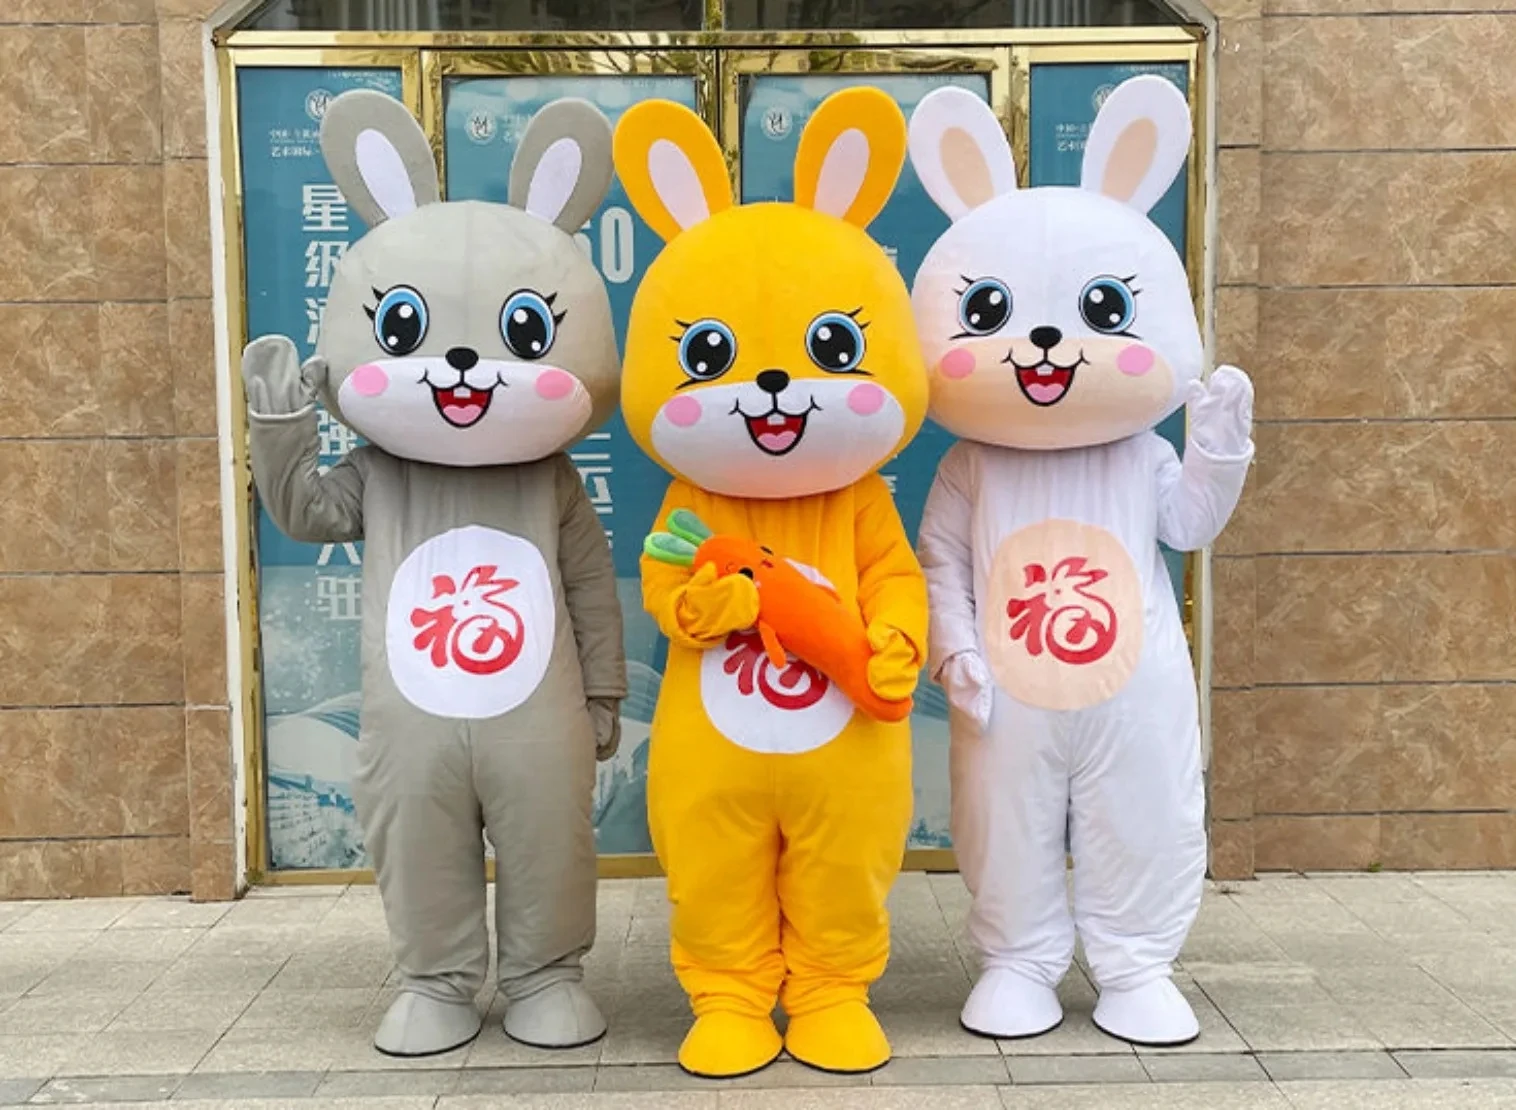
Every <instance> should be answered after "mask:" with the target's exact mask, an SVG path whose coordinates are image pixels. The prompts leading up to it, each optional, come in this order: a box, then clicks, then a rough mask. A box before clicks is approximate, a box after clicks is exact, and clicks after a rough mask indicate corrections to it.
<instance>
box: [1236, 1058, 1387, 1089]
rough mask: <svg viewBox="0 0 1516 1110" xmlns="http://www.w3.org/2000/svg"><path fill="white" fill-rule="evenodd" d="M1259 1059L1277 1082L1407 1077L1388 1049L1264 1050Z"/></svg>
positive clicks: (1264, 1068)
mask: <svg viewBox="0 0 1516 1110" xmlns="http://www.w3.org/2000/svg"><path fill="white" fill-rule="evenodd" d="M1258 1062H1259V1063H1260V1064H1261V1065H1262V1066H1263V1070H1264V1071H1266V1072H1268V1073H1269V1077H1270V1078H1271V1079H1273V1080H1274V1081H1275V1082H1276V1083H1284V1082H1289V1081H1293V1080H1309V1079H1404V1078H1405V1071H1404V1069H1402V1068H1401V1066H1400V1065H1399V1064H1397V1063H1396V1062H1395V1058H1394V1057H1393V1056H1391V1055H1390V1054H1389V1053H1388V1052H1260V1053H1259V1054H1258Z"/></svg>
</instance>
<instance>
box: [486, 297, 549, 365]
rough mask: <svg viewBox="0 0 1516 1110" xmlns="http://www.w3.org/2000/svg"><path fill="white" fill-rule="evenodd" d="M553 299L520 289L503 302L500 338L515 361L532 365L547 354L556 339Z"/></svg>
mask: <svg viewBox="0 0 1516 1110" xmlns="http://www.w3.org/2000/svg"><path fill="white" fill-rule="evenodd" d="M562 319H563V317H562V316H554V315H553V308H552V299H551V298H549V297H544V296H543V295H542V294H541V293H536V292H533V291H532V290H530V289H519V290H517V291H516V292H514V293H512V294H511V295H510V296H509V297H507V298H506V301H505V307H504V308H502V309H501V310H500V338H502V339H504V340H505V345H506V346H507V347H509V348H510V352H511V354H513V355H515V356H516V357H517V358H520V359H525V360H526V361H528V362H531V361H532V360H534V359H539V358H541V357H542V356H543V355H545V354H547V352H548V350H549V349H550V348H551V347H552V345H553V340H554V339H555V338H557V335H558V322H559V321H560V320H562Z"/></svg>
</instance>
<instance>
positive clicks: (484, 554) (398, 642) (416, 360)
mask: <svg viewBox="0 0 1516 1110" xmlns="http://www.w3.org/2000/svg"><path fill="white" fill-rule="evenodd" d="M321 148H322V153H323V155H324V156H325V159H326V162H327V166H328V168H329V169H330V170H331V173H332V176H333V178H334V180H335V181H336V183H337V185H338V187H339V188H340V189H341V191H342V193H343V196H344V197H346V199H347V201H348V203H349V204H350V205H352V206H353V208H354V209H355V210H356V211H357V212H358V214H359V215H360V216H362V217H363V219H364V220H365V221H366V222H367V224H368V225H369V227H370V228H371V230H370V231H369V232H368V234H366V235H365V236H364V237H363V238H362V239H360V240H359V241H358V242H357V243H355V244H354V245H353V246H352V248H351V249H349V250H348V252H347V254H346V255H345V256H344V258H343V259H342V262H341V264H340V265H339V267H338V269H337V272H336V275H335V278H334V280H333V282H332V286H331V292H330V295H329V298H328V301H327V308H326V313H325V318H324V320H323V322H322V325H321V334H320V338H319V341H318V343H317V353H316V355H315V357H313V358H312V359H310V360H309V361H308V362H307V363H306V364H305V365H304V366H303V367H302V366H300V365H298V364H297V356H296V352H295V348H294V346H293V344H291V343H290V341H289V340H288V339H285V338H283V337H282V336H268V337H264V338H262V339H259V340H257V341H256V342H254V343H252V344H251V345H249V347H248V348H247V350H246V352H245V353H244V355H243V377H244V380H245V382H246V387H247V398H248V407H249V409H250V416H251V440H252V462H253V472H254V476H255V478H256V480H257V484H258V490H259V492H260V494H261V495H262V498H263V501H264V504H265V505H266V507H267V509H268V511H269V514H270V515H271V516H272V517H273V519H274V521H275V523H277V524H278V525H279V527H280V528H281V529H283V530H284V531H285V532H286V533H287V534H288V535H289V536H290V537H292V538H294V539H297V540H303V541H307V542H312V543H338V542H348V541H354V540H359V539H362V540H363V541H364V545H365V546H364V571H363V573H364V578H363V589H364V596H365V599H366V606H365V611H364V623H363V725H362V734H361V737H360V739H359V744H358V769H357V773H356V776H355V783H354V792H355V796H356V802H357V807H358V813H359V817H360V819H361V820H362V823H363V830H364V837H365V840H366V842H367V847H368V851H369V853H370V854H371V856H372V858H373V861H374V866H375V869H376V870H377V873H378V880H379V890H380V894H381V896H382V898H383V901H384V910H385V915H386V919H387V922H388V925H389V931H390V936H391V940H392V942H393V945H394V949H395V955H396V959H397V961H398V963H399V966H400V972H401V976H402V978H401V982H400V995H399V997H398V998H397V999H396V1000H395V1002H394V1004H393V1005H392V1006H391V1007H390V1009H389V1012H388V1013H387V1014H386V1015H385V1017H384V1019H383V1021H382V1022H381V1023H380V1026H379V1029H378V1032H377V1034H376V1035H375V1038H374V1044H375V1047H376V1048H378V1049H379V1050H380V1051H381V1052H385V1053H388V1054H391V1055H397V1056H424V1055H430V1054H433V1053H438V1052H444V1051H447V1050H448V1049H452V1048H456V1047H458V1046H460V1045H462V1044H466V1043H467V1042H469V1041H470V1040H472V1039H473V1038H474V1037H475V1036H477V1035H478V1033H479V1029H480V1026H481V1018H480V1015H479V1012H478V1010H477V1008H476V1005H475V996H476V995H477V994H478V993H479V990H480V988H481V987H482V986H483V985H484V981H485V975H486V972H487V970H488V966H489V931H488V926H487V923H486V909H485V907H486V898H485V895H486V891H485V885H484V866H485V857H484V843H483V835H482V834H483V833H484V832H486V831H487V832H488V835H489V839H490V842H491V843H492V844H493V845H494V847H495V855H496V867H497V870H498V877H499V885H498V888H497V895H498V897H497V899H496V906H495V928H496V944H497V946H498V964H499V967H498V974H499V979H500V990H501V993H502V995H504V997H505V998H506V1000H507V1003H508V1008H507V1012H506V1016H505V1031H506V1033H507V1034H508V1035H510V1036H511V1037H513V1038H514V1039H516V1040H518V1041H522V1042H525V1043H527V1044H532V1045H536V1046H540V1047H548V1048H559V1047H570V1046H573V1045H577V1044H583V1043H586V1042H588V1041H592V1040H595V1039H596V1038H598V1037H600V1036H601V1035H602V1034H603V1033H604V1031H605V1020H604V1018H603V1017H601V1015H600V1012H599V1010H598V1009H597V1008H596V1006H595V1003H594V1002H593V1001H592V1000H591V999H590V997H589V995H588V994H587V993H586V992H585V990H584V987H583V985H582V978H583V971H582V969H581V965H580V961H581V957H583V955H584V954H585V953H586V952H587V951H588V950H589V948H590V946H591V944H592V943H593V941H594V935H595V843H594V830H593V828H592V825H591V816H590V814H591V810H590V806H591V795H592V792H593V788H594V778H595V760H596V757H597V755H598V756H599V757H600V758H607V757H608V756H609V755H610V754H612V752H613V751H614V750H615V747H616V743H617V741H618V738H619V728H620V724H619V722H620V718H619V701H620V699H622V698H623V697H624V696H625V695H626V667H625V661H624V658H623V654H622V639H621V610H620V606H619V605H618V603H617V599H616V588H615V587H616V583H615V573H614V569H613V567H612V563H611V556H610V551H609V548H608V545H607V543H606V540H605V533H604V531H603V529H602V527H601V525H600V523H599V521H598V520H597V519H596V516H595V512H594V509H593V506H592V505H591V504H590V501H589V498H588V496H587V495H586V493H585V490H584V486H583V483H582V482H581V480H580V478H579V475H578V473H577V471H576V470H575V468H574V466H573V465H572V463H571V462H570V461H569V459H568V457H567V456H566V455H565V454H563V451H564V449H565V448H566V447H568V446H569V445H570V444H572V443H573V442H575V441H576V440H578V439H579V438H580V437H582V436H583V435H585V434H586V433H587V432H589V431H590V430H592V429H593V428H595V427H596V426H597V425H598V424H600V423H601V422H602V421H604V420H605V419H606V418H607V417H608V416H609V415H610V413H611V411H612V409H613V407H614V406H615V403H616V397H617V388H618V377H619V362H618V358H617V354H616V342H615V336H614V333H613V331H612V324H611V312H610V304H609V300H608V298H607V296H606V291H605V287H604V285H603V284H602V282H601V279H600V277H599V275H598V273H597V272H596V270H595V268H594V267H593V265H592V264H591V262H590V260H589V259H588V258H587V257H585V255H584V254H583V253H581V251H580V250H579V249H578V247H576V246H575V244H574V241H573V239H572V234H573V232H575V231H577V230H578V229H579V227H580V226H582V225H583V223H584V221H585V220H586V219H587V218H588V217H589V215H590V214H591V213H592V212H593V211H594V210H595V208H596V207H597V206H598V205H599V203H600V202H601V200H602V199H603V198H604V196H605V193H606V191H607V189H608V188H609V187H610V180H611V130H610V126H609V124H608V123H607V122H606V120H605V118H604V117H603V116H602V115H600V113H599V112H598V111H596V109H595V108H593V107H592V106H591V105H589V104H588V103H585V102H583V101H576V100H559V101H556V102H554V103H552V104H549V105H548V106H547V107H545V108H543V109H542V111H541V112H539V113H538V114H537V116H536V117H535V118H534V119H533V120H532V122H531V124H530V126H529V127H528V128H527V130H526V132H525V134H524V135H523V136H522V138H521V142H520V145H519V147H518V149H517V154H516V158H515V163H514V165H512V166H511V169H510V204H508V205H502V204H489V203H483V202H477V201H460V202H452V203H442V202H441V200H440V195H439V191H438V182H437V171H436V166H435V163H434V162H433V159H432V152H431V149H430V147H429V146H428V144H427V140H426V136H425V135H424V134H423V132H422V131H421V128H420V127H419V126H418V125H417V124H416V121H415V120H414V119H412V118H411V116H410V114H409V113H408V112H407V111H406V109H405V108H404V106H403V105H401V104H400V103H398V102H397V101H395V100H392V99H390V98H389V97H386V96H384V95H382V94H380V93H377V92H372V91H367V90H364V91H355V92H349V93H345V94H343V95H342V96H340V97H338V98H337V99H336V100H334V101H333V102H332V103H331V105H330V107H329V108H328V110H327V113H326V117H325V119H324V121H323V123H322V128H321ZM503 169H504V167H502V170H503ZM317 397H319V398H320V400H321V402H322V403H323V404H324V405H325V406H326V407H327V408H328V410H329V411H330V412H331V413H332V414H333V415H334V416H336V417H337V418H339V419H341V420H342V421H343V422H344V423H345V424H347V425H349V426H350V427H351V428H353V429H354V430H355V431H356V432H358V433H359V434H360V435H362V436H363V437H364V438H365V439H366V440H367V441H368V442H367V444H366V445H365V446H362V447H359V448H358V449H356V450H355V451H353V452H352V453H351V454H349V455H348V456H346V457H345V458H344V459H343V460H342V461H341V462H339V463H338V464H337V465H336V466H333V467H332V468H331V469H330V470H328V471H326V472H325V473H322V472H321V471H320V470H319V469H318V467H317V435H316V410H315V404H314V401H315V398H317Z"/></svg>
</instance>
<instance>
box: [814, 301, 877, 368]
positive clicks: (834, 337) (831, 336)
mask: <svg viewBox="0 0 1516 1110" xmlns="http://www.w3.org/2000/svg"><path fill="white" fill-rule="evenodd" d="M863 347H864V343H863V329H862V328H861V327H859V326H858V322H857V321H856V320H854V319H853V318H852V317H851V316H849V315H848V314H847V313H845V312H823V313H822V314H821V315H820V316H818V317H816V318H815V319H814V320H812V321H811V326H810V327H809V328H807V329H806V331H805V350H806V353H807V354H808V355H810V356H811V361H812V362H814V363H815V364H816V365H817V366H819V367H821V369H823V370H829V371H831V372H832V373H833V374H847V373H854V372H857V370H858V364H859V363H860V362H862V361H863Z"/></svg>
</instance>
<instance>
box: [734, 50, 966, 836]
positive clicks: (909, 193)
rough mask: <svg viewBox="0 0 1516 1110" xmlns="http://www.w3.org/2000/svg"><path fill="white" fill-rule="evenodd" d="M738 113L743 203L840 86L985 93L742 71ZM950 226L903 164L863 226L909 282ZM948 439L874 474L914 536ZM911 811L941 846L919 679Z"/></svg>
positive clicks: (789, 194) (939, 743)
mask: <svg viewBox="0 0 1516 1110" xmlns="http://www.w3.org/2000/svg"><path fill="white" fill-rule="evenodd" d="M747 80H748V81H749V85H748V86H747V89H746V92H747V94H748V95H747V97H746V107H745V109H744V111H743V115H742V201H743V203H752V202H754V201H763V200H791V199H793V197H794V165H795V152H796V151H797V150H798V149H799V146H800V133H801V131H802V130H803V129H804V127H805V123H806V121H807V120H808V119H809V118H810V116H811V112H812V111H813V110H814V109H815V107H816V106H817V105H818V104H820V103H821V101H823V100H825V99H826V98H827V97H828V96H830V95H831V94H832V93H834V92H836V91H837V90H838V89H842V88H846V87H848V86H850V85H872V86H874V87H875V88H879V89H882V90H884V91H885V92H887V93H889V94H890V95H891V96H892V97H894V98H895V102H896V103H897V104H899V105H900V110H901V111H902V112H904V113H905V114H906V115H907V117H909V115H910V114H911V112H912V111H913V110H914V109H915V107H916V104H917V102H918V101H920V100H921V98H922V97H924V96H925V95H926V94H927V93H929V92H931V91H932V90H933V89H937V88H941V87H942V86H943V85H958V86H960V87H962V88H966V89H970V90H972V91H974V92H976V93H978V94H979V95H980V96H982V97H985V98H986V99H988V98H989V78H988V76H986V75H984V74H871V75H867V76H857V77H830V76H827V77H818V76H803V77H796V76H789V75H779V74H773V75H758V76H753V77H750V78H747ZM947 227H948V218H947V217H946V216H944V215H943V214H942V212H941V211H940V210H939V209H938V208H937V206H936V205H935V204H933V203H932V199H931V197H929V196H927V194H926V190H925V189H923V188H922V187H921V182H920V181H919V180H918V179H917V177H916V171H915V170H913V169H912V168H911V165H910V163H909V161H907V163H906V165H905V168H904V169H903V170H902V171H901V174H900V181H899V183H898V184H897V185H896V186H895V192H894V194H893V195H892V196H891V197H890V201H889V203H888V204H886V205H885V207H884V211H883V212H881V213H880V214H879V216H878V218H876V219H875V220H874V222H873V223H872V224H870V225H869V234H870V235H872V236H873V237H874V239H875V241H876V242H878V243H879V244H880V245H881V246H883V247H884V249H885V251H886V252H887V253H888V254H889V255H890V257H892V258H893V259H894V260H895V264H896V265H897V266H898V267H899V268H900V274H901V276H902V277H904V278H905V281H906V284H907V285H909V284H910V283H911V282H912V281H914V280H915V278H916V270H917V268H918V267H919V266H920V265H921V260H922V259H923V258H925V257H926V252H927V251H928V250H929V249H931V246H932V244H933V243H934V242H936V240H937V237H938V236H940V235H941V234H942V233H943V232H944V231H946V230H947ZM952 442H953V437H952V436H950V435H949V434H948V433H947V432H946V431H944V430H943V429H942V428H939V427H938V426H937V425H936V424H933V423H932V422H931V421H928V422H927V423H926V426H925V427H923V428H922V430H921V433H920V435H918V436H917V437H916V439H915V441H914V442H912V443H911V445H910V446H909V447H907V448H906V449H905V450H904V451H902V452H901V453H900V455H899V456H898V457H897V458H896V459H895V460H894V461H893V462H891V463H890V464H889V465H888V466H886V467H885V468H884V470H883V471H882V474H883V477H884V480H885V481H886V482H887V483H888V484H889V486H890V489H891V490H892V491H893V492H894V494H895V504H896V506H897V507H898V508H899V510H900V516H901V519H902V520H903V521H904V522H905V527H906V532H907V534H908V535H910V537H911V539H912V541H913V542H914V541H915V538H916V529H917V528H918V527H920V525H921V513H922V510H923V509H925V507H926V495H927V493H928V491H930V489H931V487H932V479H933V478H934V477H935V476H936V474H937V463H938V462H939V461H941V459H942V455H943V452H945V451H946V450H947V449H948V447H949V446H950V445H951V444H952ZM911 738H912V743H913V747H914V752H913V766H914V773H915V780H916V781H915V794H916V815H915V818H914V819H913V821H912V823H911V838H910V842H909V846H910V847H912V848H948V847H951V846H952V840H951V837H950V835H949V832H948V813H949V806H950V801H951V793H950V788H949V783H948V726H947V701H946V698H945V697H944V696H943V693H942V690H941V688H940V687H938V686H937V685H936V684H935V683H931V682H927V681H926V679H925V678H923V679H922V681H921V685H920V686H919V687H918V688H917V690H916V711H915V713H914V714H913V715H912V717H911Z"/></svg>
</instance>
